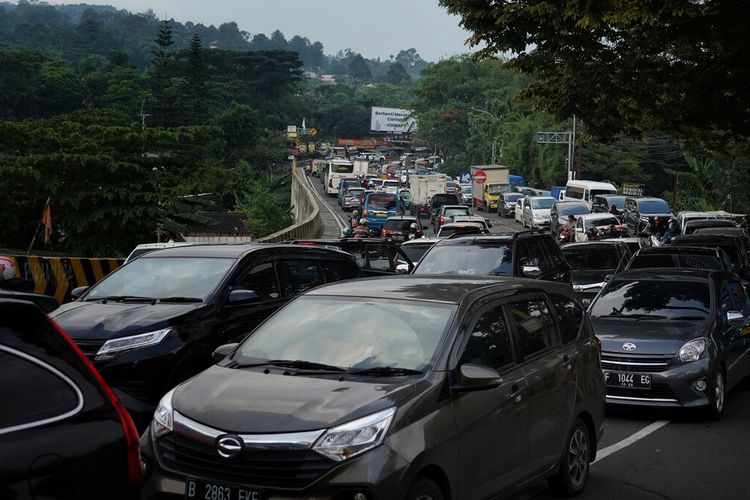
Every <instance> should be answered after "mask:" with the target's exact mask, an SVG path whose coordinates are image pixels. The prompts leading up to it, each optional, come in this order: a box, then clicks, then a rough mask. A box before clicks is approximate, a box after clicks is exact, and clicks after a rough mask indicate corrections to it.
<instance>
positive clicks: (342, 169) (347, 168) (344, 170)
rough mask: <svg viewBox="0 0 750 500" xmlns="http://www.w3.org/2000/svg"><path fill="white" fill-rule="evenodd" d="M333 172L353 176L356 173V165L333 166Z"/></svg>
mask: <svg viewBox="0 0 750 500" xmlns="http://www.w3.org/2000/svg"><path fill="white" fill-rule="evenodd" d="M331 171H333V172H336V173H337V174H351V173H352V172H354V165H331Z"/></svg>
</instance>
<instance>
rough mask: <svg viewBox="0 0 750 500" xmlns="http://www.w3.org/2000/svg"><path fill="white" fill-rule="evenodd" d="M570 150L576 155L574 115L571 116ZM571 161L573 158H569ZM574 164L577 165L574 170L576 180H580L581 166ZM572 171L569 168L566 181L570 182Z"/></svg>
mask: <svg viewBox="0 0 750 500" xmlns="http://www.w3.org/2000/svg"><path fill="white" fill-rule="evenodd" d="M570 149H571V152H572V153H573V155H575V153H576V115H573V134H572V135H571V136H570ZM572 160H573V157H571V161H572ZM576 163H577V164H578V169H577V170H576V179H580V178H581V165H580V163H579V162H576ZM570 166H571V167H572V166H573V164H572V163H571V165H570ZM572 170H573V169H572V168H571V171H570V172H568V180H570V177H571V175H572V174H573V172H572Z"/></svg>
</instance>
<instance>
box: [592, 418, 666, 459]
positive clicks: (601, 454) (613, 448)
mask: <svg viewBox="0 0 750 500" xmlns="http://www.w3.org/2000/svg"><path fill="white" fill-rule="evenodd" d="M668 423H669V420H657V421H656V422H654V423H652V424H649V425H647V426H646V427H644V428H643V429H641V430H639V431H638V432H636V433H635V434H632V435H630V436H628V437H626V438H625V439H623V440H622V441H619V442H617V443H615V444H613V445H610V446H607V447H606V448H602V449H601V450H599V451H598V452H597V453H596V460H594V463H596V462H598V461H599V460H603V459H605V458H607V457H608V456H610V455H611V454H613V453H616V452H618V451H620V450H622V449H623V448H627V447H628V446H630V445H631V444H633V443H635V442H636V441H639V440H641V439H643V438H645V437H646V436H648V435H649V434H651V433H652V432H656V431H657V430H659V429H661V428H662V427H664V426H665V425H667V424H668Z"/></svg>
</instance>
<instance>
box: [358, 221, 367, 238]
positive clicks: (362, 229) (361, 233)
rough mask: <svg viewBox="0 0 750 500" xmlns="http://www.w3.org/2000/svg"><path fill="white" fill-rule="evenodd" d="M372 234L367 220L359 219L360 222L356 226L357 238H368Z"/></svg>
mask: <svg viewBox="0 0 750 500" xmlns="http://www.w3.org/2000/svg"><path fill="white" fill-rule="evenodd" d="M368 236H370V230H369V229H367V220H365V219H359V224H358V225H357V227H356V228H354V237H355V238H367V237H368Z"/></svg>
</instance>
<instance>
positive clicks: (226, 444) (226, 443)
mask: <svg viewBox="0 0 750 500" xmlns="http://www.w3.org/2000/svg"><path fill="white" fill-rule="evenodd" d="M242 444H243V443H242V439H241V438H240V437H239V436H228V435H227V436H221V437H220V438H219V439H218V440H217V441H216V451H217V452H219V455H221V456H222V457H224V458H236V457H238V456H240V454H241V453H242Z"/></svg>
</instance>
